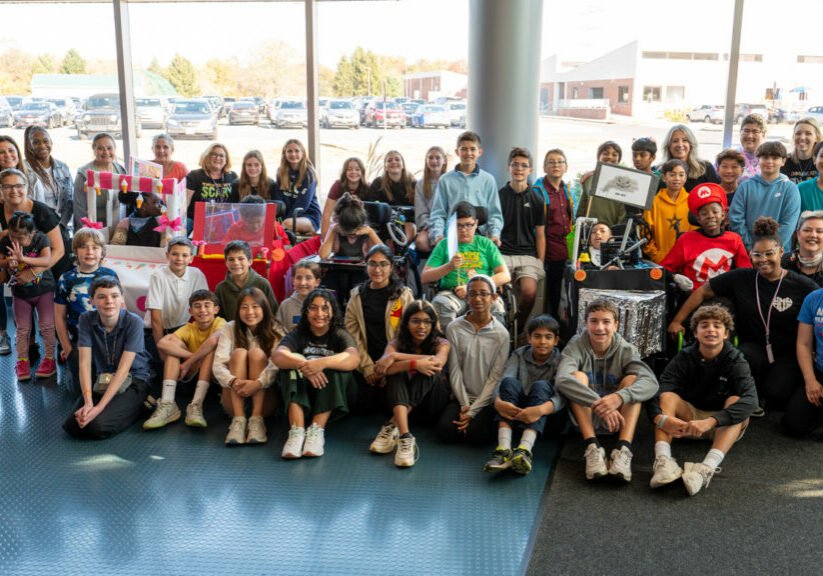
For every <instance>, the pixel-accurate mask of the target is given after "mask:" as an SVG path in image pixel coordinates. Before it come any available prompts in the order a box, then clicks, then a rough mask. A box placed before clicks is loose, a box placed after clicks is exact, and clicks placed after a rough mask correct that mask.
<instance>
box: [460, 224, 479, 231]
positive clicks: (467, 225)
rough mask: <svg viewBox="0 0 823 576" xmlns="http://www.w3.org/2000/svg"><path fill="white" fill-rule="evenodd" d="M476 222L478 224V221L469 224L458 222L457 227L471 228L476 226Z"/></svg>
mask: <svg viewBox="0 0 823 576" xmlns="http://www.w3.org/2000/svg"><path fill="white" fill-rule="evenodd" d="M475 224H476V222H472V223H471V224H469V223H465V224H460V223H459V222H458V224H457V229H458V230H471V229H472V228H473V227H474V225H475Z"/></svg>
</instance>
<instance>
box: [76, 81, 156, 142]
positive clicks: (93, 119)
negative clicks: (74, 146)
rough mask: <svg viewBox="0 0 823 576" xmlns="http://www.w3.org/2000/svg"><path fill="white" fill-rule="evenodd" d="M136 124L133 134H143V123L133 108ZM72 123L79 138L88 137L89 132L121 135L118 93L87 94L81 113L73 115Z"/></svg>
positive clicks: (121, 126)
mask: <svg viewBox="0 0 823 576" xmlns="http://www.w3.org/2000/svg"><path fill="white" fill-rule="evenodd" d="M134 115H135V118H136V121H137V126H135V136H137V137H138V138H140V137H141V136H142V135H143V123H142V122H141V121H140V115H139V114H137V111H136V110H135V114H134ZM74 125H75V126H76V128H77V137H78V138H80V140H84V139H86V138H88V136H89V134H97V133H98V132H110V133H111V134H113V135H114V136H115V137H117V136H122V134H123V124H122V122H121V119H120V94H118V93H116V92H113V93H101V94H94V95H92V96H89V97H88V99H87V100H86V103H85V104H84V105H83V113H82V114H78V115H77V116H75V119H74Z"/></svg>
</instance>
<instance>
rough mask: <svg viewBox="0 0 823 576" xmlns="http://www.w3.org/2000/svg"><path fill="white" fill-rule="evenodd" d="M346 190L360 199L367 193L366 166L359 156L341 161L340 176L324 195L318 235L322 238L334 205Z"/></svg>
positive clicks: (327, 227)
mask: <svg viewBox="0 0 823 576" xmlns="http://www.w3.org/2000/svg"><path fill="white" fill-rule="evenodd" d="M346 192H348V193H349V194H351V195H352V196H357V197H358V198H360V199H365V198H366V196H368V194H369V184H368V183H367V182H366V167H365V166H364V165H363V161H362V160H361V159H360V158H357V157H352V158H346V160H345V162H343V170H341V171H340V178H338V179H337V180H335V181H334V184H332V185H331V188H330V189H329V195H328V196H326V203H325V204H324V205H323V218H322V221H321V223H320V235H321V236H323V237H324V238H325V237H326V232H327V231H328V229H329V223H330V222H331V216H332V214H333V213H334V207H335V206H336V205H337V201H338V200H340V197H341V196H343V194H345V193H346Z"/></svg>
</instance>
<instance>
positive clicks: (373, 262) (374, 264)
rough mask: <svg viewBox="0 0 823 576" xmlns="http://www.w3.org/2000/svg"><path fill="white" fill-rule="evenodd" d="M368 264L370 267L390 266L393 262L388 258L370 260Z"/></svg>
mask: <svg viewBox="0 0 823 576" xmlns="http://www.w3.org/2000/svg"><path fill="white" fill-rule="evenodd" d="M367 264H368V266H369V268H388V267H390V266H391V262H389V261H388V260H369V261H368V262H367Z"/></svg>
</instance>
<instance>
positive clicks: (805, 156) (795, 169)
mask: <svg viewBox="0 0 823 576" xmlns="http://www.w3.org/2000/svg"><path fill="white" fill-rule="evenodd" d="M821 140H823V138H821V135H820V126H818V124H817V121H816V120H815V119H814V118H801V119H800V120H798V121H797V122H795V123H794V129H793V130H792V145H793V146H794V147H793V149H792V153H791V154H789V157H788V158H787V159H786V163H785V164H783V166H782V167H781V168H780V172H781V174H785V175H786V176H788V177H789V180H791V181H792V182H794V183H795V184H800V183H801V182H803V181H805V180H808V179H809V178H814V177H816V176H817V167H816V166H815V164H814V157H815V154H814V149H815V146H817V143H818V142H820V141H821Z"/></svg>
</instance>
